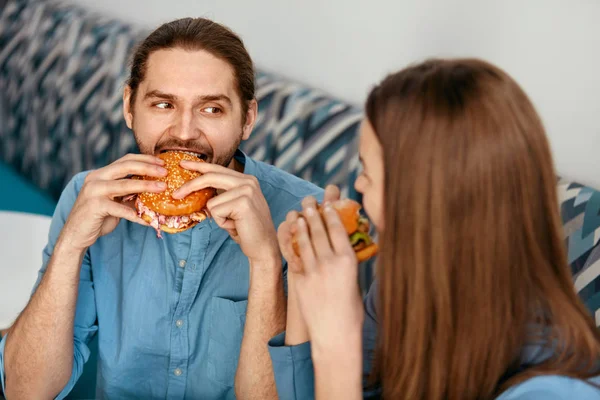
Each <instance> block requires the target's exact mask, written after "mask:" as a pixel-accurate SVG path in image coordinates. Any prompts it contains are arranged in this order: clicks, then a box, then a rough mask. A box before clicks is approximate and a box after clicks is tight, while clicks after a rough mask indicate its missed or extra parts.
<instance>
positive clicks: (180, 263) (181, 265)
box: [179, 260, 185, 268]
mask: <svg viewBox="0 0 600 400" xmlns="http://www.w3.org/2000/svg"><path fill="white" fill-rule="evenodd" d="M179 266H180V267H181V268H183V267H185V260H179Z"/></svg>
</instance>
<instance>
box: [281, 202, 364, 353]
mask: <svg viewBox="0 0 600 400" xmlns="http://www.w3.org/2000/svg"><path fill="white" fill-rule="evenodd" d="M302 214H303V216H302V217H300V218H298V220H297V222H296V224H295V225H294V226H292V232H294V231H295V237H296V241H297V243H298V249H299V253H300V259H301V261H302V270H301V272H294V271H292V274H294V276H293V282H292V283H293V285H294V290H295V295H296V301H297V302H298V307H299V309H300V312H301V314H302V317H303V319H304V321H305V323H306V326H307V329H308V334H309V336H310V340H311V346H312V349H313V356H317V357H318V356H320V354H321V353H323V352H330V353H331V352H335V353H337V355H340V353H345V352H347V351H348V350H350V349H352V348H356V345H358V349H359V350H360V348H361V347H360V346H361V331H362V324H363V319H364V311H363V304H362V300H361V297H360V290H359V287H358V261H357V259H356V255H355V253H354V250H353V249H352V246H351V245H350V241H349V240H348V234H347V233H346V230H345V229H344V226H343V225H342V222H341V220H340V218H339V217H338V214H337V212H336V211H335V210H334V209H333V208H331V207H329V206H328V205H325V206H324V211H323V218H321V214H320V213H319V212H318V210H317V202H316V200H315V199H314V198H311V197H309V198H307V199H305V200H304V202H303V212H302Z"/></svg>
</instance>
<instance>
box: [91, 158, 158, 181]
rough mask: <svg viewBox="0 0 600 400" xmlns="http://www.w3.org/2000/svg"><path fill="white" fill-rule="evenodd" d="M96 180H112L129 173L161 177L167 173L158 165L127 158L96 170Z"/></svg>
mask: <svg viewBox="0 0 600 400" xmlns="http://www.w3.org/2000/svg"><path fill="white" fill-rule="evenodd" d="M95 175H96V179H98V180H114V179H121V178H125V177H127V176H129V175H139V176H153V177H162V176H166V175H167V170H166V169H165V168H163V167H161V166H160V165H157V164H151V163H148V162H145V161H139V160H127V161H121V162H118V163H114V164H110V165H109V166H107V167H104V168H101V169H99V170H97V171H96V174H95Z"/></svg>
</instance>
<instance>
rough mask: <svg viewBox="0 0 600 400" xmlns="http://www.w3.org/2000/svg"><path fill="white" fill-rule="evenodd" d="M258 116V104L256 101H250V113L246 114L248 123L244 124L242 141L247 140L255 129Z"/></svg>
mask: <svg viewBox="0 0 600 400" xmlns="http://www.w3.org/2000/svg"><path fill="white" fill-rule="evenodd" d="M257 116H258V102H257V101H256V99H252V100H250V102H249V103H248V111H247V112H246V122H244V126H243V128H242V129H243V130H242V133H243V134H242V140H247V139H248V138H249V137H250V134H251V133H252V129H254V125H255V124H256V118H257Z"/></svg>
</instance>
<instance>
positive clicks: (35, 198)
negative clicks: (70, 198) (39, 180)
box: [0, 161, 56, 252]
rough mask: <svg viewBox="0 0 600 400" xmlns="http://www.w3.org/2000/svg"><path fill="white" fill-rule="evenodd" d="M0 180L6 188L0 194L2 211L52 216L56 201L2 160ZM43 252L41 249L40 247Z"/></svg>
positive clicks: (0, 208) (0, 163)
mask: <svg viewBox="0 0 600 400" xmlns="http://www.w3.org/2000/svg"><path fill="white" fill-rule="evenodd" d="M0 182H2V186H3V187H4V188H10V189H6V191H5V193H6V195H5V196H0V210H1V211H18V212H24V213H29V214H41V215H48V216H52V214H53V213H54V207H55V205H56V203H55V202H54V200H53V199H52V198H51V197H50V196H49V195H48V194H47V193H46V192H45V191H43V190H41V189H40V188H38V187H36V186H35V185H33V184H32V183H31V182H29V181H27V180H26V179H25V178H24V177H23V175H21V174H19V173H18V172H17V171H15V170H14V169H13V168H11V167H10V166H8V165H6V164H5V163H3V162H1V161H0ZM40 252H41V249H40Z"/></svg>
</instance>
